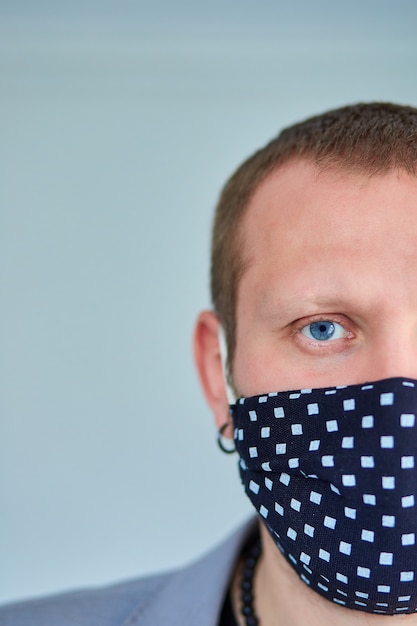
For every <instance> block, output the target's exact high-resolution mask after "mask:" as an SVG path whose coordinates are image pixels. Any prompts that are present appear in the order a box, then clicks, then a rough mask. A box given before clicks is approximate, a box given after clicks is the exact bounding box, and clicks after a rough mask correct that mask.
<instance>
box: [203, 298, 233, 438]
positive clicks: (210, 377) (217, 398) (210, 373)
mask: <svg viewBox="0 0 417 626" xmlns="http://www.w3.org/2000/svg"><path fill="white" fill-rule="evenodd" d="M219 330H220V322H219V320H218V318H217V316H216V314H215V313H213V312H212V311H203V312H202V313H200V315H199V316H198V318H197V323H196V326H195V331H194V359H195V364H196V367H197V371H198V375H199V378H200V383H201V386H202V388H203V392H204V395H205V397H206V400H207V403H208V405H209V406H210V408H211V410H212V411H213V415H214V419H215V422H216V425H217V428H220V427H221V426H223V425H224V424H225V423H227V422H228V421H229V402H228V399H227V391H226V381H225V373H224V371H223V363H222V356H221V351H220V341H219ZM224 435H225V436H226V437H233V430H232V427H230V429H229V428H227V429H226V431H225V432H224Z"/></svg>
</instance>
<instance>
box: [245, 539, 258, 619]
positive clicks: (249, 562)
mask: <svg viewBox="0 0 417 626" xmlns="http://www.w3.org/2000/svg"><path fill="white" fill-rule="evenodd" d="M260 555H261V540H260V538H259V537H258V538H257V539H256V540H255V541H254V543H253V544H252V545H251V547H250V548H249V550H248V553H247V556H246V559H245V562H244V564H243V570H242V578H241V581H240V591H241V596H240V598H241V600H242V615H243V619H244V620H245V623H246V626H258V625H259V620H258V618H257V617H256V614H255V610H254V608H253V579H254V575H255V567H256V564H257V562H258V559H259V557H260Z"/></svg>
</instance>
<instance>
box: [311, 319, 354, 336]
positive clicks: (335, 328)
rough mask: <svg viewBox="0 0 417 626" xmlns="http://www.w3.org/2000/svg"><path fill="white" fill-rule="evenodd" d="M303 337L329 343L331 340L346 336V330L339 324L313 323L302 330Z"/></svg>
mask: <svg viewBox="0 0 417 626" xmlns="http://www.w3.org/2000/svg"><path fill="white" fill-rule="evenodd" d="M301 332H302V334H303V335H305V336H306V337H308V338H309V339H314V340H315V341H329V340H331V339H341V338H342V337H344V336H345V335H346V330H345V329H344V328H343V326H342V325H341V324H338V323H337V322H330V321H328V320H319V321H318V322H312V323H311V324H308V325H307V326H304V328H302V329H301Z"/></svg>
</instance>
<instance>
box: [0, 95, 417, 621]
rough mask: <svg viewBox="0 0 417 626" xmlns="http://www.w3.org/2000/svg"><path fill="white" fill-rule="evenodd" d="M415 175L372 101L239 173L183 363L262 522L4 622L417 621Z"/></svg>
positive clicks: (388, 114)
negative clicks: (166, 563) (208, 293)
mask: <svg viewBox="0 0 417 626" xmlns="http://www.w3.org/2000/svg"><path fill="white" fill-rule="evenodd" d="M416 169H417V110H416V109H412V108H409V107H399V106H395V105H391V104H369V105H356V106H352V107H346V108H343V109H339V110H337V111H332V112H330V113H326V114H324V115H321V116H318V117H316V118H312V119H310V120H307V121H306V122H303V123H301V124H299V125H296V126H293V127H291V128H289V129H287V130H285V131H283V132H282V133H281V135H279V136H278V138H277V139H275V140H273V141H272V142H271V143H270V144H269V145H268V146H266V147H265V148H263V149H262V150H260V151H259V152H258V153H256V154H255V155H254V156H252V157H251V158H250V159H248V160H247V161H246V162H245V163H244V164H243V165H242V166H241V167H240V168H239V169H238V170H237V172H236V173H235V174H234V175H233V176H232V178H231V179H230V180H229V182H228V183H227V185H226V187H225V189H224V191H223V194H222V196H221V198H220V201H219V204H218V207H217V212H216V220H215V225H214V231H213V248H212V296H213V303H214V311H204V312H203V313H201V315H200V316H199V318H198V321H197V325H196V331H195V357H196V363H197V368H198V371H199V375H200V379H201V382H202V387H203V390H204V393H205V396H206V398H207V401H208V403H209V405H210V407H211V408H212V411H213V414H214V416H215V420H216V424H217V427H218V428H219V431H220V439H219V441H220V443H221V444H222V445H223V443H222V442H223V438H224V437H226V438H227V437H229V438H232V437H233V438H234V442H235V445H236V449H237V451H238V453H239V455H240V471H241V476H242V481H243V483H244V486H245V489H246V492H247V494H248V496H249V497H250V499H251V500H252V502H253V504H254V505H255V507H256V510H257V513H258V524H257V525H256V526H255V525H252V526H250V527H248V528H245V529H244V530H242V531H241V532H240V533H238V534H237V535H236V536H234V537H232V538H231V539H229V540H228V541H227V542H226V543H225V544H224V545H223V546H222V547H221V548H220V549H219V550H217V551H216V552H214V553H212V554H210V555H209V556H208V557H206V558H205V559H203V560H202V561H200V562H197V563H195V564H194V565H192V566H191V567H189V568H186V569H184V570H181V571H179V572H176V573H174V574H168V575H165V576H161V577H154V578H151V579H147V580H145V581H139V582H138V581H136V582H132V583H130V584H127V585H120V586H116V587H113V588H109V589H106V590H99V591H93V592H84V593H80V594H70V595H65V596H61V597H60V598H56V599H51V600H45V601H40V602H38V603H36V602H35V603H30V604H26V605H22V606H17V607H14V608H13V607H11V608H6V609H4V610H3V613H2V612H0V624H5V625H6V624H7V625H9V624H16V625H22V624H32V625H37V624H72V625H76V624H91V625H93V624H103V625H107V624H109V625H110V624H112V625H114V626H115V625H116V624H117V625H119V626H120V625H122V624H124V625H125V626H127V624H141V625H145V626H146V625H151V624H152V625H153V626H155V625H159V624H161V625H162V624H164V625H166V624H168V625H171V626H173V625H174V624H175V625H179V624H181V625H182V626H191V625H194V624H199V625H200V626H202V625H204V626H226V625H228V626H231V625H235V624H238V625H239V626H244V625H245V624H247V625H254V624H260V625H261V626H280V625H283V626H298V625H300V626H301V625H303V626H304V625H305V623H306V622H307V621H308V623H309V624H310V625H311V626H315V625H316V624H317V625H318V624H320V626H326V625H329V626H339V625H340V626H342V625H344V624H356V625H358V626H361V625H362V624H363V625H364V626H365V625H369V624H375V626H377V625H378V624H382V625H383V626H388V625H389V624H398V623H400V622H401V623H403V622H404V623H407V624H410V625H411V624H413V623H414V624H417V615H416V614H415V613H416V611H417V552H416V536H417V510H416V508H415V507H416V506H417V475H416V463H415V456H416V450H417V443H416V442H417V438H416V436H417V433H416V428H417V423H416V419H415V414H416V412H417V411H416V409H417V382H416V381H415V380H414V379H416V378H417V245H416V244H417V176H416ZM223 333H224V335H225V338H226V346H227V356H225V355H223V354H222V336H223ZM226 379H227V381H228V383H229V385H230V387H231V388H232V391H233V393H234V396H235V397H239V398H241V399H240V400H238V401H237V402H235V403H233V406H232V407H231V409H230V410H229V401H228V394H227V383H226ZM232 419H233V422H234V423H233V424H232ZM257 528H259V536H260V541H259V539H258V530H257Z"/></svg>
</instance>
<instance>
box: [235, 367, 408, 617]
mask: <svg viewBox="0 0 417 626" xmlns="http://www.w3.org/2000/svg"><path fill="white" fill-rule="evenodd" d="M416 412H417V381H415V380H410V379H403V378H392V379H387V380H382V381H378V382H374V383H367V384H363V385H350V386H346V387H336V388H335V387H333V388H326V389H313V390H311V389H303V390H301V391H288V392H278V393H270V394H265V395H261V396H254V397H252V398H241V399H240V400H238V401H237V403H236V404H234V405H232V406H231V413H232V415H233V420H234V426H235V435H234V436H235V444H236V449H237V451H238V453H239V455H240V473H241V478H242V482H243V484H244V487H245V491H246V493H247V495H248V496H249V498H250V499H251V501H252V503H253V504H254V506H255V507H256V509H257V511H258V513H259V515H260V516H261V518H262V519H263V521H264V523H265V524H266V526H267V528H268V529H269V532H270V533H271V535H272V537H273V538H274V540H275V542H276V544H277V546H278V548H279V549H280V550H281V552H282V553H283V554H284V555H285V557H286V558H287V560H288V562H289V563H290V564H291V565H292V566H293V568H294V569H295V570H296V571H297V573H298V575H299V576H300V578H301V579H302V580H303V581H304V583H306V584H307V585H309V586H310V587H311V588H312V589H314V590H315V591H317V592H318V593H319V594H321V595H322V596H324V597H325V598H327V599H329V600H331V601H333V602H336V603H337V604H340V605H343V606H346V607H349V608H352V609H357V610H361V611H367V612H369V613H380V614H390V615H391V614H401V613H414V612H416V611H417V545H416V537H417V508H416V506H417V502H416V500H417V472H416V468H417V465H416V456H417V424H416Z"/></svg>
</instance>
